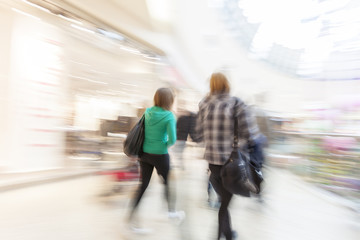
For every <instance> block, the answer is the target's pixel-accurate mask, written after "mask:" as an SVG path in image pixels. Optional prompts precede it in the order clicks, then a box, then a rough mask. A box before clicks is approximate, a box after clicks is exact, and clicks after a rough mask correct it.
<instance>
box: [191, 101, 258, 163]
mask: <svg viewBox="0 0 360 240" xmlns="http://www.w3.org/2000/svg"><path fill="white" fill-rule="evenodd" d="M234 117H236V118H237V119H238V146H239V147H240V148H242V147H244V146H245V145H246V144H247V143H248V141H251V140H252V139H253V138H255V137H256V135H257V133H258V127H257V124H256V121H254V119H253V116H252V115H251V113H250V112H249V110H248V107H247V106H246V105H245V104H244V102H243V101H241V100H240V99H239V98H237V97H232V96H230V95H229V94H217V95H211V96H208V97H205V98H204V99H203V100H202V101H201V102H200V103H199V112H198V116H197V121H196V133H197V141H204V143H205V155H204V158H205V159H206V160H207V161H208V162H209V163H210V164H214V165H224V163H225V162H226V161H227V159H228V158H229V157H230V154H231V152H232V150H233V145H234V123H235V122H234V119H235V118H234Z"/></svg>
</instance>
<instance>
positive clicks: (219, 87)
mask: <svg viewBox="0 0 360 240" xmlns="http://www.w3.org/2000/svg"><path fill="white" fill-rule="evenodd" d="M229 92H230V84H229V81H228V80H227V78H226V76H225V75H224V74H222V73H219V72H217V73H213V74H212V75H211V78H210V95H214V94H219V93H220V94H221V93H229Z"/></svg>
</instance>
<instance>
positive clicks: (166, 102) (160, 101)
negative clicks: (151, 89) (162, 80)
mask: <svg viewBox="0 0 360 240" xmlns="http://www.w3.org/2000/svg"><path fill="white" fill-rule="evenodd" d="M173 103H174V94H173V92H172V91H171V89H170V88H159V89H158V90H156V93H155V95H154V104H155V106H158V107H162V108H163V109H165V110H170V109H171V107H172V105H173Z"/></svg>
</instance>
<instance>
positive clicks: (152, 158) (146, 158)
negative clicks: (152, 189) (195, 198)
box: [130, 153, 174, 217]
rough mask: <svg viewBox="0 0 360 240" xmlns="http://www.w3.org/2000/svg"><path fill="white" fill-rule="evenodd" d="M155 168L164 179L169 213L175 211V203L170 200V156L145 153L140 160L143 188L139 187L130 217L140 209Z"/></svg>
mask: <svg viewBox="0 0 360 240" xmlns="http://www.w3.org/2000/svg"><path fill="white" fill-rule="evenodd" d="M154 167H155V168H156V171H157V173H158V174H159V175H160V176H161V177H162V179H163V183H164V185H165V198H166V200H167V202H168V209H169V211H173V210H174V204H173V201H171V199H170V193H169V184H168V176H169V170H170V156H169V154H150V153H143V155H142V156H141V158H140V168H141V186H140V187H139V189H138V191H137V194H136V197H135V199H134V202H133V208H132V211H131V215H130V217H131V216H132V215H133V213H134V212H135V210H136V208H137V207H138V205H139V202H140V200H141V197H142V196H143V194H144V192H145V190H146V188H147V187H148V185H149V182H150V179H151V176H152V173H153V170H154Z"/></svg>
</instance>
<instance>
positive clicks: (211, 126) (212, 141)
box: [196, 73, 258, 240]
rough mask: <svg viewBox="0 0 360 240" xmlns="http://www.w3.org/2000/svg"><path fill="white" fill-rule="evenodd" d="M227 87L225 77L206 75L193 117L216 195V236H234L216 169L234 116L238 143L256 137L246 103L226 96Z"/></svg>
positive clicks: (229, 146)
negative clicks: (206, 91) (207, 82)
mask: <svg viewBox="0 0 360 240" xmlns="http://www.w3.org/2000/svg"><path fill="white" fill-rule="evenodd" d="M229 92H230V86H229V82H228V80H227V78H226V76H225V75H224V74H222V73H213V74H212V75H211V78H210V93H209V94H208V96H206V97H205V98H204V99H203V100H201V101H200V103H199V112H198V116H197V120H196V133H197V141H198V142H199V141H203V142H204V143H205V155H204V158H205V159H206V160H207V161H208V163H209V169H210V171H211V174H210V182H211V184H212V186H213V187H214V189H215V191H216V192H217V194H218V195H219V196H220V199H221V205H220V208H219V228H218V239H220V237H222V236H225V237H226V239H227V240H229V239H235V238H236V237H237V234H236V232H235V231H232V228H231V220H230V214H229V212H228V205H229V203H230V200H231V198H232V195H233V194H232V193H230V192H229V191H227V190H226V189H225V188H224V187H223V185H222V179H221V176H220V171H221V168H222V166H223V165H224V164H225V162H226V161H227V160H228V159H229V157H230V154H231V152H232V150H233V143H234V117H236V118H237V119H238V127H239V129H238V144H239V146H240V147H245V146H246V144H247V143H248V142H249V141H250V142H251V141H252V139H254V138H255V137H256V133H257V131H258V128H257V125H256V122H254V121H251V115H250V114H249V113H248V109H247V106H246V105H245V103H244V102H243V101H241V99H239V98H237V97H234V96H230V94H229Z"/></svg>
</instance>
